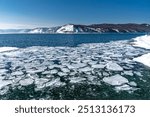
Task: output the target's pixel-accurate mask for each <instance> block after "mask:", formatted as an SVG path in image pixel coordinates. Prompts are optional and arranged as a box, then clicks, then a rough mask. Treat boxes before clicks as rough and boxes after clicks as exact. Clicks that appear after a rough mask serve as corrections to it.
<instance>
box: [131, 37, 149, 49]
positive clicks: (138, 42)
mask: <svg viewBox="0 0 150 117" xmlns="http://www.w3.org/2000/svg"><path fill="white" fill-rule="evenodd" d="M133 40H134V42H133V46H134V47H141V48H145V49H150V35H144V36H139V37H136V38H134V39H133Z"/></svg>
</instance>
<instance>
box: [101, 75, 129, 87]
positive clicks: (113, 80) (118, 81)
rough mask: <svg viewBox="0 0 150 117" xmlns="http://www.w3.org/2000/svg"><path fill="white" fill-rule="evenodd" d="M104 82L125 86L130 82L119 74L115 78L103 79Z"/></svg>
mask: <svg viewBox="0 0 150 117" xmlns="http://www.w3.org/2000/svg"><path fill="white" fill-rule="evenodd" d="M103 81H104V82H105V83H108V84H110V85H123V84H125V83H128V82H129V81H128V80H127V79H126V78H124V77H122V76H121V75H119V74H117V75H115V76H111V77H105V78H103Z"/></svg>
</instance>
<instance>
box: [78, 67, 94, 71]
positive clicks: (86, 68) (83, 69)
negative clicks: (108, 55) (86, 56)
mask: <svg viewBox="0 0 150 117" xmlns="http://www.w3.org/2000/svg"><path fill="white" fill-rule="evenodd" d="M79 71H81V72H88V71H92V69H91V68H90V67H84V68H80V69H79Z"/></svg>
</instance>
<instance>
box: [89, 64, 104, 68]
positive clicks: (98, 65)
mask: <svg viewBox="0 0 150 117" xmlns="http://www.w3.org/2000/svg"><path fill="white" fill-rule="evenodd" d="M105 66H106V65H103V64H97V65H92V68H96V69H103V68H104V67H105Z"/></svg>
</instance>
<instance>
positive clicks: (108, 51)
mask: <svg viewBox="0 0 150 117" xmlns="http://www.w3.org/2000/svg"><path fill="white" fill-rule="evenodd" d="M118 45H119V46H118ZM148 52H149V50H145V49H142V48H136V47H134V46H132V45H131V44H130V42H129V41H127V40H125V41H115V42H108V43H90V44H82V45H79V46H77V47H41V46H37V47H28V48H16V49H14V50H12V49H11V51H3V52H0V88H1V93H0V95H2V94H4V93H6V92H7V91H8V89H9V87H13V88H17V87H18V86H20V87H21V86H23V87H28V86H29V85H32V84H34V85H35V87H34V89H35V91H42V90H44V89H46V88H50V89H52V88H55V87H61V86H65V85H69V84H78V83H79V84H81V83H83V84H93V85H103V82H105V83H107V84H109V85H112V86H114V87H115V90H116V91H119V90H124V91H127V90H131V89H133V88H136V87H137V84H136V82H132V81H131V79H130V78H131V77H133V76H138V77H140V78H142V77H143V74H142V71H140V70H137V69H135V68H136V67H137V66H138V64H137V62H142V63H143V64H145V65H147V66H149V65H150V63H149V62H148V61H147V60H150V59H149V58H150V55H149V54H147V53H148ZM138 56H141V57H138ZM137 57H138V58H137ZM109 85H108V86H109ZM5 87H7V88H5Z"/></svg>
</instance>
